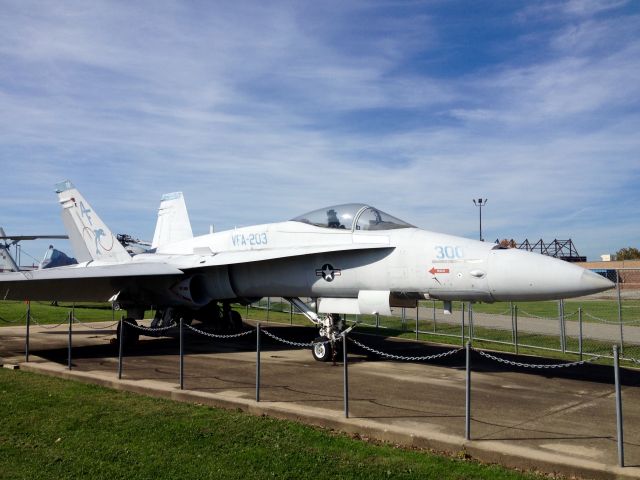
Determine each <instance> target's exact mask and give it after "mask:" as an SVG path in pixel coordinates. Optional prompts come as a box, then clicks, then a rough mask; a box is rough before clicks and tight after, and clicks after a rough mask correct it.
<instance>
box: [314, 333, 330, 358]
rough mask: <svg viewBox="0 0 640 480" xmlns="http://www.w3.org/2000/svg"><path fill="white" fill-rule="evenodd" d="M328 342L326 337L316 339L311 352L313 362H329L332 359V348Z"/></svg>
mask: <svg viewBox="0 0 640 480" xmlns="http://www.w3.org/2000/svg"><path fill="white" fill-rule="evenodd" d="M328 340H329V339H328V338H327V337H318V338H316V339H315V340H314V343H313V349H312V350H311V353H312V354H313V358H314V360H316V361H318V362H330V361H331V360H332V359H333V348H332V347H331V343H330V342H328ZM319 342H327V343H319Z"/></svg>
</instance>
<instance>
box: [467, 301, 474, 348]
mask: <svg viewBox="0 0 640 480" xmlns="http://www.w3.org/2000/svg"><path fill="white" fill-rule="evenodd" d="M467 308H468V309H469V340H470V341H471V343H473V306H472V302H469V303H468V304H467Z"/></svg>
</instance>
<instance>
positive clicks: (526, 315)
mask: <svg viewBox="0 0 640 480" xmlns="http://www.w3.org/2000/svg"><path fill="white" fill-rule="evenodd" d="M518 313H519V314H522V316H525V317H529V318H539V319H541V320H557V318H554V317H541V316H540V315H534V314H533V313H529V312H526V311H524V310H522V309H518Z"/></svg>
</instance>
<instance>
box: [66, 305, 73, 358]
mask: <svg viewBox="0 0 640 480" xmlns="http://www.w3.org/2000/svg"><path fill="white" fill-rule="evenodd" d="M72 323H73V314H72V313H71V312H69V342H68V355H67V368H68V369H69V370H71V345H72V343H73V340H72V335H73V333H72V331H73V330H72V328H71V324H72Z"/></svg>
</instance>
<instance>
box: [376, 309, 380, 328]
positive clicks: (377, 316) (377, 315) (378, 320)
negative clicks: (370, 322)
mask: <svg viewBox="0 0 640 480" xmlns="http://www.w3.org/2000/svg"><path fill="white" fill-rule="evenodd" d="M379 328H380V314H379V313H376V330H378V329H379Z"/></svg>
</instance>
